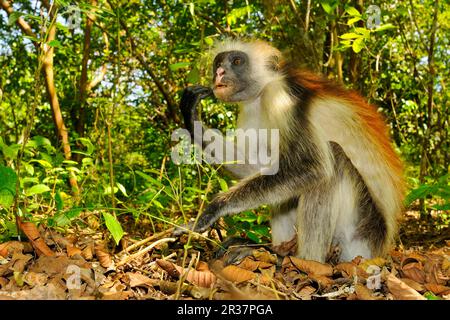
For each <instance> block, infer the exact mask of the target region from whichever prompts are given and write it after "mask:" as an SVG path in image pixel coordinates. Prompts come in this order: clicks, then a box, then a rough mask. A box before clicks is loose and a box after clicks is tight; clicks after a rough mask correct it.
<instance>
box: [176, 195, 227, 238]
mask: <svg viewBox="0 0 450 320" xmlns="http://www.w3.org/2000/svg"><path fill="white" fill-rule="evenodd" d="M219 206H220V205H219V202H218V201H216V200H213V201H212V202H211V203H210V204H209V205H208V206H207V207H206V209H205V210H204V211H203V213H202V215H201V216H200V217H199V218H198V221H197V224H196V225H195V228H194V229H193V227H194V222H193V221H191V222H189V223H188V224H184V225H182V226H180V227H179V228H176V229H175V231H174V232H173V235H174V236H180V235H182V234H183V233H186V232H189V230H191V231H194V232H198V233H202V232H204V231H206V229H208V228H209V227H210V226H211V225H212V224H213V223H214V222H216V221H217V220H218V219H219V217H220V214H219V212H220V211H219Z"/></svg>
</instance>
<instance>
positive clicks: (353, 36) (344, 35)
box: [339, 32, 362, 39]
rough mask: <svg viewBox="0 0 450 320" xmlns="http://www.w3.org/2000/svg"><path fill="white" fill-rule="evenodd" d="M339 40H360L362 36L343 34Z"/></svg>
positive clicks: (351, 33)
mask: <svg viewBox="0 0 450 320" xmlns="http://www.w3.org/2000/svg"><path fill="white" fill-rule="evenodd" d="M339 38H341V39H358V38H362V35H360V34H357V33H353V32H349V33H344V34H343V35H341V36H340V37H339Z"/></svg>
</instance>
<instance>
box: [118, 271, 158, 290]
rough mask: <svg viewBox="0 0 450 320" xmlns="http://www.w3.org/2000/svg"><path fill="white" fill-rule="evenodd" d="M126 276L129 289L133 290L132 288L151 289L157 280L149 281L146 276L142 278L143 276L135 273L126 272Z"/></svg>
mask: <svg viewBox="0 0 450 320" xmlns="http://www.w3.org/2000/svg"><path fill="white" fill-rule="evenodd" d="M126 275H127V276H128V278H129V280H130V287H131V288H134V287H147V288H148V287H152V286H154V285H155V284H156V283H157V282H158V280H155V279H150V278H149V277H147V276H144V275H143V274H140V273H135V272H127V273H126Z"/></svg>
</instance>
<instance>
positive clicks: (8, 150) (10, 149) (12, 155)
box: [2, 143, 20, 160]
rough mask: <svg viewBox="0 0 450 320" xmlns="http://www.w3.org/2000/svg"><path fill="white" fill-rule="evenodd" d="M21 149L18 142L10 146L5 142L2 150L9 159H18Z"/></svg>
mask: <svg viewBox="0 0 450 320" xmlns="http://www.w3.org/2000/svg"><path fill="white" fill-rule="evenodd" d="M19 150H20V145H18V144H15V143H13V144H11V145H10V146H7V145H6V144H3V146H2V151H3V154H4V155H5V157H6V158H9V159H12V160H14V159H16V158H17V154H18V153H19Z"/></svg>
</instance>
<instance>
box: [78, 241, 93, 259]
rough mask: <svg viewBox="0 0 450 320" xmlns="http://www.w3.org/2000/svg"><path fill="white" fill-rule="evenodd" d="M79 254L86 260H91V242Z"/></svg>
mask: <svg viewBox="0 0 450 320" xmlns="http://www.w3.org/2000/svg"><path fill="white" fill-rule="evenodd" d="M81 256H82V257H83V258H85V259H86V260H91V259H92V258H93V257H94V253H93V250H92V245H91V244H88V245H87V246H86V248H84V249H83V251H81Z"/></svg>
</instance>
